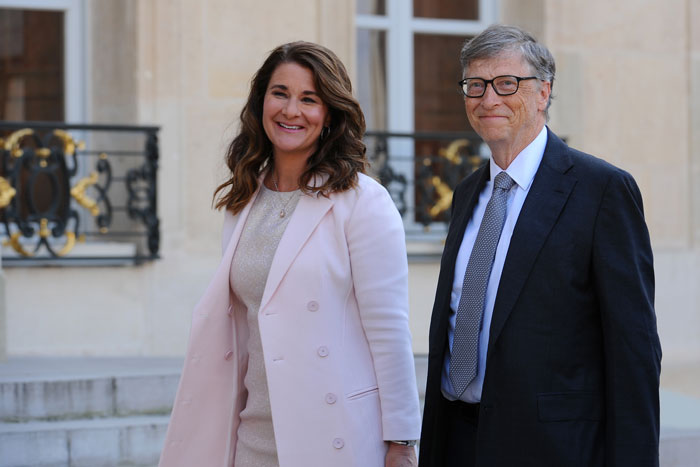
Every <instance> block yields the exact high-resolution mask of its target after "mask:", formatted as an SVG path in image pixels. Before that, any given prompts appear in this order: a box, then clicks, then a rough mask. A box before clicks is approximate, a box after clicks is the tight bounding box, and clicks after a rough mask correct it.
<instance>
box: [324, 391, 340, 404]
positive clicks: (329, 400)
mask: <svg viewBox="0 0 700 467" xmlns="http://www.w3.org/2000/svg"><path fill="white" fill-rule="evenodd" d="M337 400H338V398H337V397H335V394H333V393H332V392H329V393H328V394H326V403H327V404H335V401H337Z"/></svg>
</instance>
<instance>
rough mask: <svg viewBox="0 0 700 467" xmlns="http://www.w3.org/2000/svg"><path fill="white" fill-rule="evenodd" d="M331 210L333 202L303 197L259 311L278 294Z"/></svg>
mask: <svg viewBox="0 0 700 467" xmlns="http://www.w3.org/2000/svg"><path fill="white" fill-rule="evenodd" d="M331 196H332V195H331ZM331 206H333V201H332V200H331V199H330V198H326V197H325V196H322V195H320V194H312V195H305V194H302V196H301V198H300V199H299V203H298V204H297V207H296V209H294V213H293V214H292V218H291V219H290V220H289V224H288V225H287V228H286V229H285V231H284V234H282V238H281V239H280V242H279V245H278V246H277V251H276V252H275V256H274V258H273V259H272V265H271V266H270V273H269V274H268V276H267V283H266V284H265V291H264V292H263V297H262V300H261V302H260V309H262V308H263V307H264V306H265V305H266V304H267V302H268V301H269V300H270V298H271V297H272V295H273V294H274V292H275V290H277V287H278V286H279V284H280V282H281V281H282V278H283V277H284V275H285V274H286V273H287V270H288V269H289V267H290V266H291V265H292V262H293V261H294V258H296V256H297V255H298V254H299V251H300V250H301V248H302V246H304V243H306V241H307V240H308V238H309V237H310V236H311V233H312V232H313V231H314V230H315V229H316V227H317V226H318V223H319V222H321V219H322V218H323V216H325V214H326V213H327V212H328V210H329V209H330V208H331Z"/></svg>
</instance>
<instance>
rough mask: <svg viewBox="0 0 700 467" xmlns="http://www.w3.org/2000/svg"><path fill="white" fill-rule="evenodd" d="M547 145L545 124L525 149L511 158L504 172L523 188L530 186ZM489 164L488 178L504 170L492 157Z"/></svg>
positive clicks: (492, 177)
mask: <svg viewBox="0 0 700 467" xmlns="http://www.w3.org/2000/svg"><path fill="white" fill-rule="evenodd" d="M546 146H547V126H546V125H545V126H543V127H542V130H540V132H539V134H538V135H537V136H536V137H535V139H534V140H532V142H531V143H530V144H528V145H527V146H526V147H525V149H523V150H522V151H520V153H519V154H518V155H517V156H516V157H515V159H513V162H511V163H510V165H509V166H508V168H507V169H506V170H505V172H506V173H507V174H508V175H509V176H510V178H512V179H513V180H514V181H515V183H517V184H518V186H519V187H520V188H522V189H523V190H527V189H528V188H530V184H531V183H532V180H534V178H535V174H536V173H537V169H538V168H539V166H540V162H541V161H542V156H543V155H544V148H545V147H546ZM489 164H490V166H489V169H490V173H491V176H490V180H491V181H493V179H494V178H495V177H496V175H498V174H499V173H501V172H503V171H504V170H503V169H501V168H500V167H499V166H498V165H497V164H496V162H494V160H493V158H491V160H490V162H489Z"/></svg>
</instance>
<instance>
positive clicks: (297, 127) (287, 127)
mask: <svg viewBox="0 0 700 467" xmlns="http://www.w3.org/2000/svg"><path fill="white" fill-rule="evenodd" d="M277 124H278V125H279V126H281V127H282V128H285V129H287V130H301V128H302V127H300V126H296V125H285V124H284V123H281V122H277Z"/></svg>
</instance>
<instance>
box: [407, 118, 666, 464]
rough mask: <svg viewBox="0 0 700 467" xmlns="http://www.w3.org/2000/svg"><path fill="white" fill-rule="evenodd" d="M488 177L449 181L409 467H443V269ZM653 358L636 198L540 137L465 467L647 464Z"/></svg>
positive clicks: (645, 254)
mask: <svg viewBox="0 0 700 467" xmlns="http://www.w3.org/2000/svg"><path fill="white" fill-rule="evenodd" d="M488 178H489V169H488V164H486V165H485V166H484V167H482V168H480V169H479V170H477V171H476V172H475V173H473V174H472V175H471V176H469V177H467V178H466V179H465V180H463V181H462V182H461V183H460V184H459V185H458V186H457V188H456V190H455V193H454V197H453V202H452V220H451V223H450V228H449V232H448V235H447V239H446V242H445V249H444V252H443V255H442V262H441V266H440V277H439V280H438V286H437V292H436V297H435V304H434V307H433V312H432V320H431V324H430V347H429V350H430V356H429V366H428V381H427V388H426V400H425V409H424V418H423V430H422V437H421V444H420V467H439V466H442V465H443V464H444V439H445V431H444V430H445V411H446V408H445V403H444V399H443V398H442V396H441V391H440V381H441V372H442V366H443V361H444V357H445V352H446V351H447V349H448V341H447V328H448V319H449V314H450V292H451V289H452V283H453V278H454V268H455V260H456V257H457V252H458V251H459V247H460V244H461V242H462V237H463V236H464V231H465V228H466V226H467V222H468V221H469V218H470V217H471V215H472V211H473V209H474V206H475V204H476V202H477V199H478V197H479V193H480V192H481V190H482V189H483V187H484V184H485V183H486V181H487V180H488ZM660 367H661V346H660V343H659V339H658V334H657V331H656V316H655V313H654V270H653V259H652V251H651V245H650V241H649V234H648V231H647V227H646V224H645V221H644V214H643V209H642V197H641V194H640V192H639V189H638V187H637V184H636V183H635V181H634V179H633V178H632V176H631V175H629V174H628V173H626V172H624V171H623V170H620V169H618V168H616V167H614V166H612V165H610V164H608V163H606V162H604V161H602V160H600V159H597V158H595V157H593V156H590V155H588V154H584V153H582V152H579V151H576V150H574V149H571V148H569V147H568V146H567V145H566V144H565V143H564V142H563V141H562V140H561V139H559V138H558V137H557V136H556V135H554V133H552V132H551V131H549V129H548V139H547V146H546V148H545V152H544V156H543V159H542V162H541V164H540V167H539V169H538V171H537V173H536V175H535V179H534V181H533V184H532V186H531V188H530V192H529V194H528V196H527V198H526V200H525V204H524V205H523V207H522V210H521V212H520V216H519V218H518V220H517V223H516V225H515V229H514V231H513V236H512V238H511V242H510V246H509V249H508V253H507V256H506V260H505V264H504V267H503V273H502V275H501V280H500V283H499V286H498V293H497V297H496V302H495V305H494V310H493V318H492V322H491V329H490V338H489V344H488V352H487V363H486V373H485V379H484V386H483V392H482V399H481V407H480V411H479V423H478V429H477V434H476V439H475V440H470V439H467V437H466V435H465V442H475V443H476V451H477V454H476V459H465V463H464V465H465V466H472V465H474V466H479V467H497V466H504V467H505V466H507V467H512V466H519V467H521V466H533V467H547V466H552V467H575V466H581V467H595V466H608V467H612V466H615V467H618V466H630V467H631V466H634V467H646V466H658V462H659V461H658V442H659V392H658V391H659V374H660Z"/></svg>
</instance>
